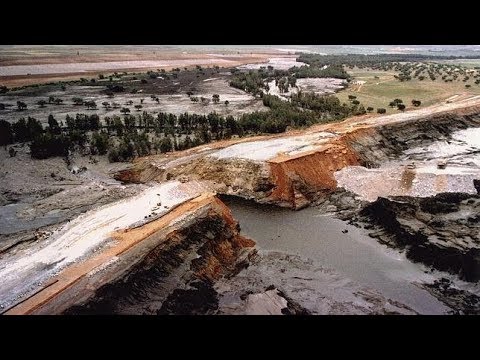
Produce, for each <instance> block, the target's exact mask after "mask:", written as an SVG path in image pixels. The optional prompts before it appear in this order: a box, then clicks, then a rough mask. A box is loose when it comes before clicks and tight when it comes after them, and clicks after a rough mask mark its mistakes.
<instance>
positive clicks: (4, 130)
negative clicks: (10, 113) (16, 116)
mask: <svg viewBox="0 0 480 360" xmlns="http://www.w3.org/2000/svg"><path fill="white" fill-rule="evenodd" d="M12 142H13V130H12V125H11V124H10V123H9V122H8V121H6V120H0V146H6V145H8V144H11V143H12Z"/></svg>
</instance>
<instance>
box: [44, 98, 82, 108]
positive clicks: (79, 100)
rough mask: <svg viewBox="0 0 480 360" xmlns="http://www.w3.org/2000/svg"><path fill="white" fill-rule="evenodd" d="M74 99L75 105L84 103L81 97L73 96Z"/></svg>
mask: <svg viewBox="0 0 480 360" xmlns="http://www.w3.org/2000/svg"><path fill="white" fill-rule="evenodd" d="M51 97H52V98H53V96H51ZM52 101H53V100H52ZM72 101H73V105H75V106H80V105H83V99H82V98H80V97H74V98H72ZM49 102H50V100H49Z"/></svg>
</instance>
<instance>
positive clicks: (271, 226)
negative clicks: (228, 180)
mask: <svg viewBox="0 0 480 360" xmlns="http://www.w3.org/2000/svg"><path fill="white" fill-rule="evenodd" d="M224 201H225V202H226V203H227V205H228V206H229V207H230V209H231V210H232V213H233V215H234V217H235V218H236V219H237V220H238V221H239V222H240V226H241V231H242V234H244V235H246V236H248V237H251V238H252V239H255V241H256V242H257V247H259V248H260V249H264V250H279V251H285V252H289V253H292V254H296V255H300V256H303V257H308V258H311V259H313V260H316V261H320V262H321V263H322V264H324V265H325V266H328V267H330V268H333V269H334V270H336V271H337V272H338V273H340V274H343V275H345V276H347V277H349V278H351V279H352V280H355V281H356V282H358V283H359V284H361V285H364V286H367V287H369V288H372V289H374V290H376V291H378V292H379V293H381V294H382V295H383V296H385V297H388V298H390V299H392V300H396V301H399V302H402V303H404V304H406V305H408V306H410V307H411V308H413V309H414V310H416V311H417V312H419V313H421V314H443V313H445V312H446V311H448V308H447V307H445V306H444V305H443V304H442V303H440V302H439V301H438V300H437V299H436V298H434V297H433V296H432V295H430V294H429V293H428V292H427V291H425V290H423V289H421V288H419V287H418V286H416V285H414V282H432V281H433V279H434V277H433V275H432V274H427V273H426V272H425V271H426V268H425V267H423V266H422V265H419V264H414V263H412V262H410V261H409V260H407V259H406V258H405V256H404V255H402V254H401V253H399V252H398V251H395V250H392V249H389V248H387V247H386V246H383V245H381V244H379V243H377V242H376V241H375V240H374V239H372V238H370V237H368V235H366V234H365V233H364V231H363V230H361V229H358V228H356V227H354V226H351V225H348V224H347V223H346V222H344V221H341V220H338V219H336V218H333V217H331V216H325V215H321V214H319V212H318V210H316V209H315V208H307V209H304V210H300V211H296V212H295V211H291V210H287V209H281V208H276V207H270V206H259V205H258V204H254V203H252V202H248V201H245V200H241V199H236V198H228V199H224ZM345 230H348V232H346V233H345V232H344V231H345ZM342 231H343V232H342Z"/></svg>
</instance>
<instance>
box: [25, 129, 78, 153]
mask: <svg viewBox="0 0 480 360" xmlns="http://www.w3.org/2000/svg"><path fill="white" fill-rule="evenodd" d="M69 148H70V139H69V138H67V137H66V136H64V135H53V134H51V133H49V132H47V133H45V134H40V135H37V136H36V137H35V139H34V140H33V141H32V143H31V144H30V155H31V156H32V158H34V159H47V158H49V157H53V156H65V155H67V154H68V149H69Z"/></svg>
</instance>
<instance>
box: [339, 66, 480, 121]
mask: <svg viewBox="0 0 480 360" xmlns="http://www.w3.org/2000/svg"><path fill="white" fill-rule="evenodd" d="M348 73H349V74H351V75H352V76H353V81H355V80H357V81H365V83H364V84H363V85H350V86H349V88H347V89H345V90H342V91H340V92H338V93H337V96H338V98H339V99H340V100H341V101H342V102H348V95H355V96H356V97H357V100H359V101H360V102H361V103H362V104H363V105H364V106H365V108H367V107H368V106H371V107H373V108H374V109H375V110H374V112H376V111H377V108H385V109H386V110H387V114H393V113H397V112H398V111H399V110H397V109H396V108H393V109H392V108H391V107H389V106H388V104H389V103H390V102H391V101H393V99H396V98H399V99H402V100H403V103H404V104H405V105H406V106H407V110H410V109H413V108H414V107H413V106H412V105H411V101H412V100H413V99H415V100H420V101H421V102H422V105H421V107H424V106H428V105H432V104H435V103H438V102H441V101H444V100H446V99H448V98H449V97H451V96H453V95H457V94H458V95H464V96H472V95H480V85H477V84H475V83H474V80H475V79H473V78H471V79H470V80H468V81H467V82H463V81H461V78H460V81H453V82H448V83H446V82H444V81H443V80H441V79H440V78H437V79H436V80H435V81H431V80H430V79H429V78H427V79H425V80H423V81H420V80H417V79H413V80H410V81H404V82H400V81H399V80H397V79H395V78H394V77H393V76H394V75H395V72H387V71H373V70H371V71H368V70H366V69H353V70H348ZM375 76H377V77H378V79H376V78H375ZM465 84H470V85H471V87H470V88H466V87H465Z"/></svg>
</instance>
